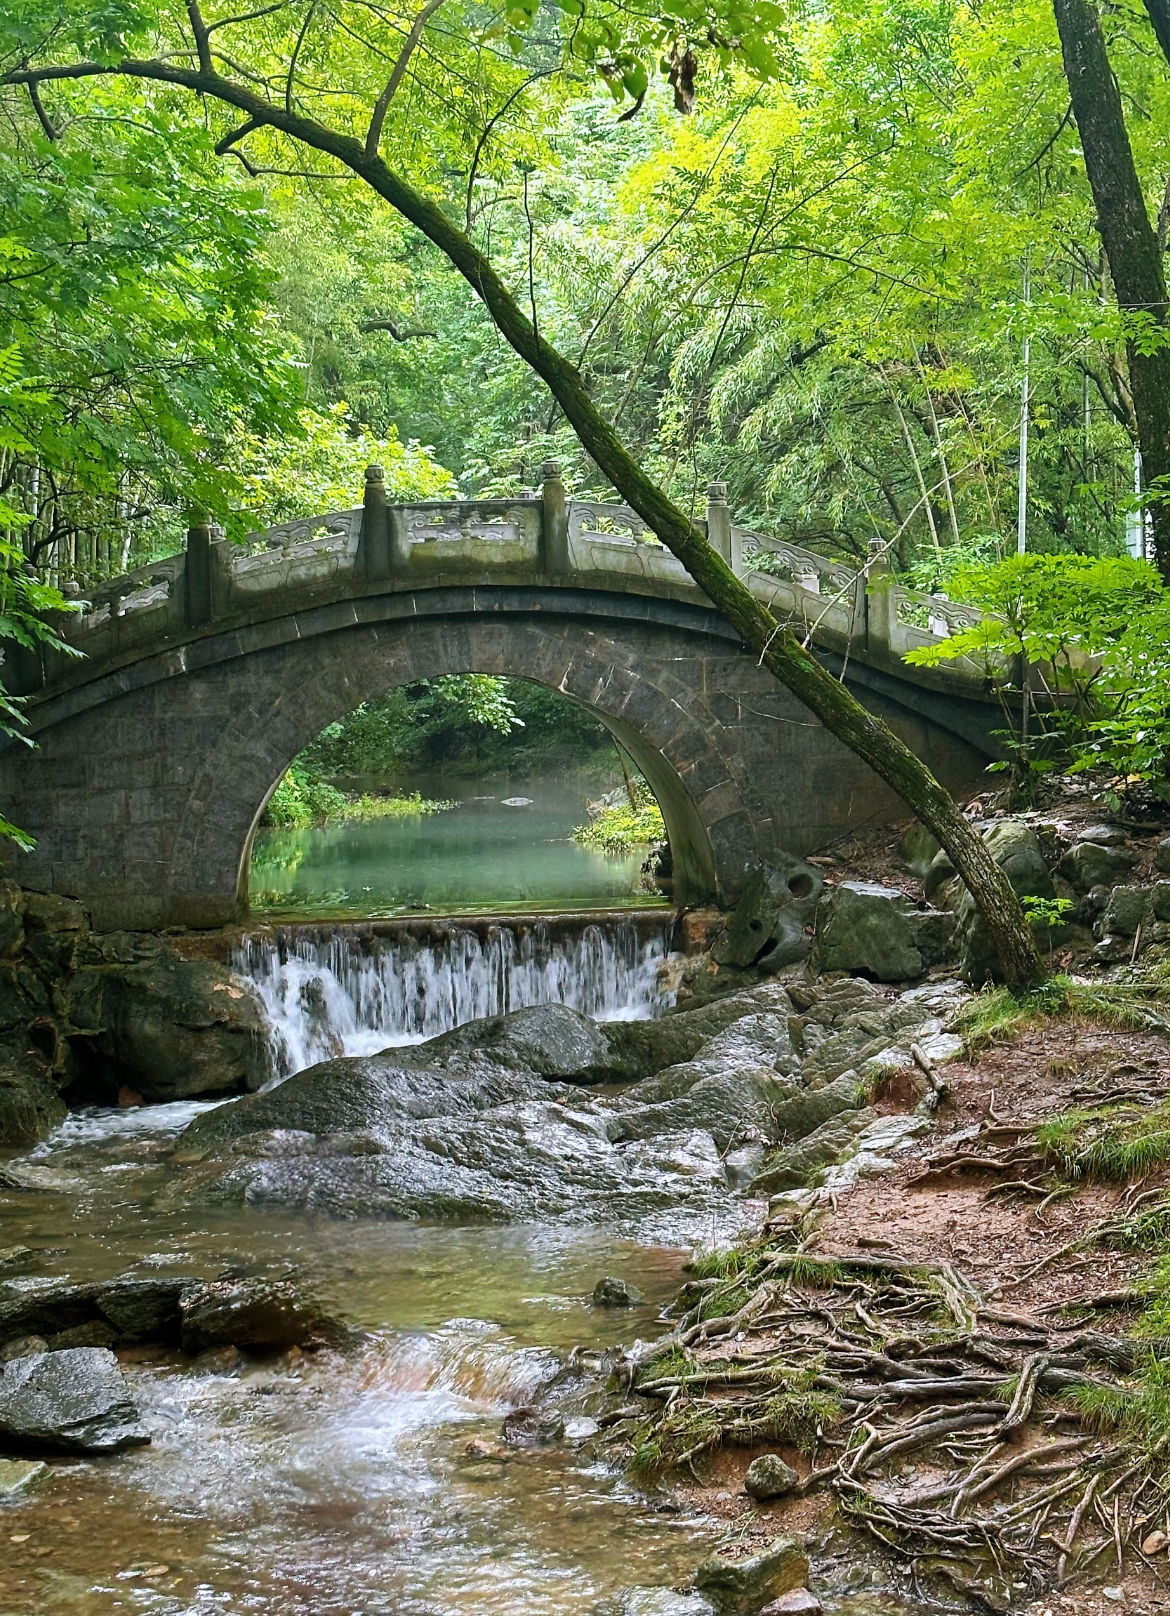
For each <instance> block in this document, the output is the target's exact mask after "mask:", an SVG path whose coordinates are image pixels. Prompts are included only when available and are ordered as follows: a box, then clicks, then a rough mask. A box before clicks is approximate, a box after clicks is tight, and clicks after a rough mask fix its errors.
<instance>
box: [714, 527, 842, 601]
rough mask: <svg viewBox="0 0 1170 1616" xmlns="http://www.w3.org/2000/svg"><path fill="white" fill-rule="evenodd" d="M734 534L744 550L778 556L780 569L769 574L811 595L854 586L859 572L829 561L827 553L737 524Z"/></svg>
mask: <svg viewBox="0 0 1170 1616" xmlns="http://www.w3.org/2000/svg"><path fill="white" fill-rule="evenodd" d="M732 533H733V534H734V535H735V537H736V538H737V539H738V540H739V542H740V544H741V545H742V546H743V548H744V549H745V550H762V551H764V552H766V553H767V554H768V555H772V556H775V557H776V559H777V563H778V570H774V569H773V567H769V568H768V569H767V576H769V577H777V576H779V577H781V578H784V579H786V580H787V581H788V582H789V583H793V584H796V585H798V586H799V587H800V588H801V589H804V590H807V592H808V593H809V594H810V595H843V594H845V593H847V592H848V591H849V590H851V589H852V588H853V587H854V584H855V582H856V578H857V572H856V571H851V570H850V569H849V568H848V567H843V566H841V565H840V563H839V562H835V561H826V560H825V558H824V556H819V555H814V554H813V552H812V551H811V550H803V549H801V547H800V546H799V545H798V544H788V543H787V542H786V541H785V540H783V539H773V538H769V537H768V536H767V535H766V534H763V533H753V532H752V531H751V530H750V529H749V528H746V527H734V528H732ZM761 570H763V569H761Z"/></svg>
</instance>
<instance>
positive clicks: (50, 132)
mask: <svg viewBox="0 0 1170 1616" xmlns="http://www.w3.org/2000/svg"><path fill="white" fill-rule="evenodd" d="M28 98H29V100H30V101H31V102H32V107H33V111H34V112H35V113H36V115H37V122H38V123H39V124H40V126H41V128H42V129H43V130H44V131H45V134H46V135H47V136H48V138H49V139H50V140H56V139H57V129H56V126H55V125H54V123H53V120H52V119H51V118H50V117H49V114H48V113H47V112H46V111H45V108H44V103H43V102H42V101H41V93H40V91H39V90H38V89H37V87H36V85H35V84H29V86H28Z"/></svg>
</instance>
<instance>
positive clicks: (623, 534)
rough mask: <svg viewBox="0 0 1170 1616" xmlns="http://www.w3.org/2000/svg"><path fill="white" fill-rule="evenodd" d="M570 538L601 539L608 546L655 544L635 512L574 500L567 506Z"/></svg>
mask: <svg viewBox="0 0 1170 1616" xmlns="http://www.w3.org/2000/svg"><path fill="white" fill-rule="evenodd" d="M568 514H569V537H570V538H572V539H603V540H607V541H608V542H609V543H610V544H627V545H629V544H655V545H656V544H657V543H658V540H657V539H656V538H655V537H654V535H653V534H652V533H651V532H650V529H649V528H648V527H647V526H646V524H645V522H643V520H642V518H641V517H640V516H639V515H638V513H637V511H632V510H631V509H630V507H629V506H628V505H610V504H605V503H603V502H601V501H599V500H587V499H574V500H571V501H570V503H569V513H568Z"/></svg>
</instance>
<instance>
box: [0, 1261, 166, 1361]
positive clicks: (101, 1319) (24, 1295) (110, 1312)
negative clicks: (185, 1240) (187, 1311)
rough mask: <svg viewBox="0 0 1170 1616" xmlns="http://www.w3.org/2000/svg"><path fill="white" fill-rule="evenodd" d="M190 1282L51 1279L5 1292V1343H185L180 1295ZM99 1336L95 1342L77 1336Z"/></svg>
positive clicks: (0, 1324) (1, 1333)
mask: <svg viewBox="0 0 1170 1616" xmlns="http://www.w3.org/2000/svg"><path fill="white" fill-rule="evenodd" d="M190 1283H191V1281H190V1279H164V1278H160V1277H157V1276H154V1275H150V1276H144V1277H140V1276H138V1275H134V1274H123V1275H120V1276H119V1277H118V1278H116V1279H108V1280H93V1281H90V1282H89V1283H87V1284H80V1285H76V1284H72V1283H71V1282H70V1281H68V1280H59V1279H53V1280H46V1281H43V1282H39V1283H37V1284H35V1285H26V1286H25V1287H24V1288H21V1289H13V1288H12V1287H6V1288H4V1289H0V1342H5V1341H10V1340H12V1339H13V1338H14V1337H19V1336H24V1335H37V1336H43V1337H45V1338H46V1339H47V1340H48V1342H49V1345H50V1346H51V1347H54V1348H56V1347H57V1346H66V1347H68V1346H107V1345H110V1344H111V1343H112V1342H115V1341H116V1342H126V1343H129V1342H140V1341H160V1342H164V1343H169V1344H177V1342H178V1340H179V1296H180V1294H181V1293H182V1291H183V1289H184V1287H185V1286H188V1285H190ZM86 1330H89V1331H94V1330H97V1331H98V1332H99V1333H98V1334H97V1335H91V1337H90V1338H89V1339H86V1338H84V1337H83V1336H80V1335H78V1336H74V1334H73V1332H76V1331H86Z"/></svg>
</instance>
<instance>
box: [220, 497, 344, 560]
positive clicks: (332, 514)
mask: <svg viewBox="0 0 1170 1616" xmlns="http://www.w3.org/2000/svg"><path fill="white" fill-rule="evenodd" d="M361 526H362V509H361V506H360V505H359V506H358V507H357V508H356V509H355V510H349V511H326V512H325V514H324V515H323V516H304V517H297V518H296V519H295V520H293V521H291V522H277V523H276V524H275V526H273V527H268V528H265V529H264V530H263V531H262V532H260V533H249V534H248V536H247V538H246V539H245V541H244V542H245V544H247V545H249V546H251V547H254V546H256V545H260V544H263V545H264V546H265V548H266V549H268V550H290V549H292V547H293V546H294V545H302V544H320V545H330V546H331V547H332V546H336V545H337V542H338V541H339V540H344V541H345V542H346V543H347V544H353V545H356V544H357V540H358V534H359V533H360V532H361ZM322 530H323V531H322Z"/></svg>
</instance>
